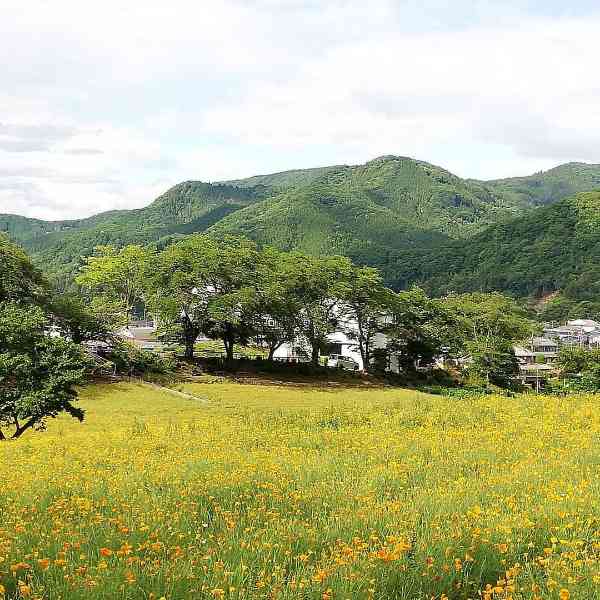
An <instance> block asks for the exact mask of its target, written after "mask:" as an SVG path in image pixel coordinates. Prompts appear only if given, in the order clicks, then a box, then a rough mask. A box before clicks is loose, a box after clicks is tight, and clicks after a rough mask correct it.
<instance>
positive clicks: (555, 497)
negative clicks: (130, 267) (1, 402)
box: [0, 382, 600, 600]
mask: <svg viewBox="0 0 600 600" xmlns="http://www.w3.org/2000/svg"><path fill="white" fill-rule="evenodd" d="M183 388H184V389H185V390H186V391H188V392H190V393H192V394H195V395H196V396H198V397H201V398H203V399H205V401H202V400H191V399H184V398H181V397H177V396H174V395H171V394H167V393H165V392H162V391H160V390H156V389H152V388H149V387H146V386H142V385H135V384H112V385H95V386H90V387H88V388H86V389H85V390H84V392H83V394H82V405H83V407H84V408H85V409H86V410H87V419H86V421H85V423H83V424H79V423H77V422H76V421H72V420H70V419H68V418H60V419H58V420H56V421H54V422H51V423H50V424H49V428H48V431H47V432H44V433H32V434H31V435H29V436H28V437H24V438H22V439H21V440H20V441H18V442H15V443H12V442H6V443H3V444H0V590H3V592H2V593H0V597H2V595H4V596H5V597H6V598H19V597H30V598H47V599H52V600H54V599H58V598H61V599H64V600H71V599H80V598H81V599H83V598H86V599H88V598H89V599H99V598H143V599H155V600H159V599H160V598H163V597H164V598H166V599H167V600H178V599H184V598H267V599H275V598H318V599H321V600H330V599H338V598H339V599H345V598H365V599H368V598H374V599H375V598H381V599H384V598H390V599H391V598H397V599H403V600H404V599H417V598H419V599H431V598H435V599H440V598H448V599H459V598H460V599H465V598H472V599H481V598H483V599H485V600H496V599H505V600H506V599H509V598H512V599H514V600H516V599H522V598H532V599H533V598H544V599H546V598H553V599H559V600H566V599H567V598H571V599H575V598H577V599H590V598H598V597H600V564H599V562H598V560H599V557H600V522H599V519H600V506H599V505H600V480H599V478H598V475H599V465H600V444H599V441H600V438H599V432H600V409H599V406H598V402H599V399H598V398H594V397H571V398H566V399H564V398H563V399H558V398H544V397H534V396H530V397H518V398H500V397H483V398H481V399H469V400H456V399H447V398H442V397H433V396H427V395H425V394H420V393H417V392H412V391H401V390H394V389H380V390H359V389H352V390H343V389H336V390H316V389H310V388H283V387H275V386H248V385H239V384H233V383H226V382H220V383H210V384H208V383H196V384H187V385H184V386H183Z"/></svg>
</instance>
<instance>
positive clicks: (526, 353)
mask: <svg viewBox="0 0 600 600" xmlns="http://www.w3.org/2000/svg"><path fill="white" fill-rule="evenodd" d="M513 349H514V352H515V356H516V357H517V361H518V363H519V365H532V364H534V363H535V353H534V352H532V351H531V350H528V349H527V348H523V346H515V347H514V348H513Z"/></svg>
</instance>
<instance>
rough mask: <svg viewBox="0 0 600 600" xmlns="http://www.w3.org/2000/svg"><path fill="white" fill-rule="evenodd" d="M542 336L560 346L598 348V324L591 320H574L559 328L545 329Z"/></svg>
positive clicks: (599, 327) (599, 340) (599, 343)
mask: <svg viewBox="0 0 600 600" xmlns="http://www.w3.org/2000/svg"><path fill="white" fill-rule="evenodd" d="M544 336H545V337H547V338H550V339H553V340H554V341H556V342H557V343H558V344H559V345H561V346H581V347H585V348H597V347H599V346H600V323H598V322H597V321H594V320H592V319H574V320H572V321H567V323H566V324H565V325H561V326H559V327H546V328H545V329H544Z"/></svg>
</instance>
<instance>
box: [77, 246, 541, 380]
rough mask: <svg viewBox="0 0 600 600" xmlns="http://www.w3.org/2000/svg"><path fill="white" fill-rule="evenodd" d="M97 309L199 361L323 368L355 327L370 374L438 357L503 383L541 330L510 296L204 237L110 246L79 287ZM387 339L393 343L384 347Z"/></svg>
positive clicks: (84, 272)
mask: <svg viewBox="0 0 600 600" xmlns="http://www.w3.org/2000/svg"><path fill="white" fill-rule="evenodd" d="M76 281H77V283H78V284H79V285H80V286H81V287H82V289H83V290H84V291H85V293H86V294H87V297H88V303H89V306H91V307H94V308H95V310H96V311H97V312H100V313H102V314H104V315H111V316H112V318H113V319H114V320H115V322H117V321H119V320H120V322H122V323H126V322H127V321H128V320H129V318H130V316H131V313H132V311H133V310H134V308H135V306H136V305H140V304H143V305H144V306H145V307H146V309H147V310H149V311H150V312H151V313H152V314H153V315H155V316H156V317H157V321H158V323H159V326H160V333H161V335H162V336H164V337H165V338H166V339H171V340H177V341H179V342H181V343H182V344H183V345H184V347H185V357H186V358H188V359H191V358H192V357H193V353H194V345H195V343H196V341H197V340H198V338H199V336H201V335H203V336H206V337H208V338H211V339H220V340H222V342H223V345H224V348H225V353H226V357H227V359H229V360H231V359H233V356H234V347H235V345H238V344H239V345H247V344H249V343H250V342H255V343H258V344H261V345H263V346H266V348H267V349H268V358H269V359H272V358H273V355H274V353H275V351H276V350H277V349H278V348H279V347H281V346H282V345H283V344H285V343H295V342H297V341H301V342H303V343H304V344H305V345H306V346H307V347H308V348H310V360H311V362H312V363H313V364H315V365H317V364H318V363H319V357H320V354H321V353H322V352H324V351H325V350H326V348H327V345H328V342H329V336H330V334H332V333H333V332H335V331H344V332H345V333H346V334H347V335H348V337H349V338H350V339H351V340H352V341H354V343H355V344H356V347H357V349H358V351H359V352H360V354H361V357H362V359H363V364H364V365H365V370H367V371H371V370H374V369H377V368H381V364H382V360H383V362H385V356H384V357H382V356H381V355H382V353H384V354H385V353H388V354H389V353H391V352H394V353H395V355H396V356H398V358H399V363H400V367H401V369H402V370H403V371H406V372H408V371H411V370H414V369H415V368H416V367H417V365H420V366H426V365H430V364H431V363H432V362H433V360H434V358H435V357H436V356H439V355H441V354H443V355H444V356H446V357H448V358H449V359H460V358H461V357H466V356H469V357H470V358H471V362H472V363H473V364H474V366H473V367H472V370H474V371H477V372H479V373H480V374H482V376H484V377H485V378H486V380H490V378H491V380H493V379H494V377H495V376H494V372H500V371H502V373H503V375H501V376H499V377H497V378H496V379H497V380H498V381H500V380H502V379H504V380H505V379H506V377H507V376H508V374H509V373H512V372H514V371H515V369H516V362H515V359H514V354H512V348H511V346H512V341H514V340H516V339H521V338H524V337H526V336H527V335H529V334H530V333H531V331H532V329H533V324H532V322H531V321H530V320H529V319H528V316H527V313H526V311H525V309H524V308H523V307H521V306H520V305H519V304H517V303H516V302H515V301H513V300H512V299H510V298H508V297H505V296H503V295H501V294H494V293H492V294H481V293H474V294H462V295H453V294H451V295H448V296H446V297H445V298H441V299H433V298H430V297H428V296H427V295H426V294H425V293H424V292H423V290H421V289H419V288H417V287H415V288H412V289H410V290H405V291H400V292H394V291H393V290H391V289H389V288H387V287H386V286H385V285H384V282H383V279H382V277H381V274H380V273H379V271H378V270H377V269H374V268H372V267H365V266H357V265H354V264H353V263H352V261H351V260H350V259H348V258H346V257H342V256H325V257H317V256H311V255H307V254H303V253H300V252H283V251H279V250H276V249H274V248H270V247H266V248H260V247H259V246H257V245H256V244H255V243H254V242H252V241H249V240H247V239H244V238H237V237H227V238H224V239H222V240H215V239H213V238H211V237H208V236H206V235H194V236H190V237H188V238H186V239H185V240H183V241H181V242H179V243H176V244H173V245H171V246H168V247H167V248H166V249H164V250H162V251H157V250H153V249H149V248H144V247H142V246H135V245H131V246H126V247H124V248H121V249H117V248H114V247H111V246H105V247H99V248H97V250H96V253H95V254H94V255H93V256H91V257H89V258H88V259H87V260H86V263H85V265H84V266H83V267H82V269H81V271H80V274H79V275H78V277H77V279H76ZM380 334H384V335H385V336H386V338H385V339H386V340H387V345H386V347H385V348H383V349H382V348H376V344H375V340H376V338H377V336H379V335H380Z"/></svg>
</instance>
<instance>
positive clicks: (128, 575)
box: [125, 571, 135, 585]
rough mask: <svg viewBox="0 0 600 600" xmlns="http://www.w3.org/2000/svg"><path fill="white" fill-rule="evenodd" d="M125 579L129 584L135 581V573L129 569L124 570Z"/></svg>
mask: <svg viewBox="0 0 600 600" xmlns="http://www.w3.org/2000/svg"><path fill="white" fill-rule="evenodd" d="M125 581H126V582H127V583H129V584H130V585H131V584H132V583H135V575H134V574H133V573H132V572H131V571H125Z"/></svg>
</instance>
